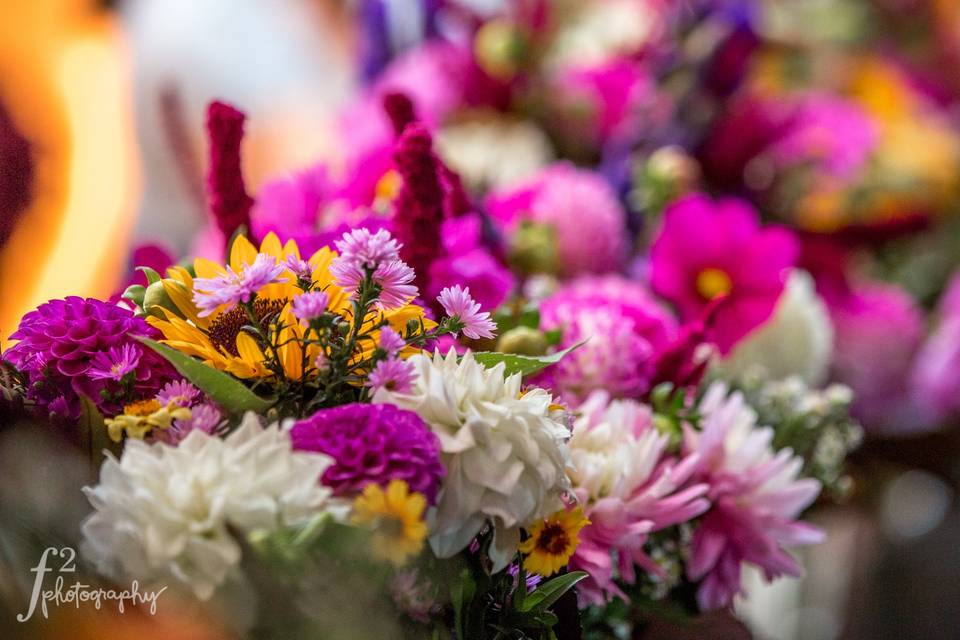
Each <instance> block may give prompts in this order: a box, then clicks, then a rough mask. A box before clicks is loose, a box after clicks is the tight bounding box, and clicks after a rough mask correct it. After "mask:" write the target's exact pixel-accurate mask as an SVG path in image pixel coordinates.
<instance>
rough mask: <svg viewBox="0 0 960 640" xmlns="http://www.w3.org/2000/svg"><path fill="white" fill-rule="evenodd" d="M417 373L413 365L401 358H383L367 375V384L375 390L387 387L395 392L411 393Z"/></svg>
mask: <svg viewBox="0 0 960 640" xmlns="http://www.w3.org/2000/svg"><path fill="white" fill-rule="evenodd" d="M415 377H416V374H415V372H414V369H413V365H412V364H410V363H409V362H407V361H406V360H401V359H399V358H387V359H386V360H381V361H380V362H378V363H377V364H376V366H374V367H373V370H372V371H371V372H370V374H369V375H368V376H367V386H368V387H370V388H371V389H372V390H373V391H377V390H379V389H387V390H388V391H393V392H395V393H409V392H410V391H411V390H412V389H413V381H414V379H415Z"/></svg>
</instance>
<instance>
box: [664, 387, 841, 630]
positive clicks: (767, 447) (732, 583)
mask: <svg viewBox="0 0 960 640" xmlns="http://www.w3.org/2000/svg"><path fill="white" fill-rule="evenodd" d="M698 410H699V412H700V415H701V422H700V430H696V429H693V428H691V427H689V426H688V427H687V428H686V429H685V432H684V442H683V451H684V453H685V454H687V455H689V454H698V455H699V458H700V463H699V465H698V468H697V471H696V473H695V475H694V479H695V480H696V481H698V482H705V483H707V484H708V485H709V487H710V489H709V492H708V494H707V497H708V498H709V499H710V502H711V507H710V510H709V511H708V512H707V513H706V514H705V515H704V516H703V518H702V519H701V520H700V522H699V524H698V525H697V528H696V530H695V531H694V535H693V543H692V548H691V555H690V559H689V562H688V564H687V577H688V578H689V579H690V580H693V581H694V582H699V583H700V584H699V587H698V589H697V602H698V604H699V605H700V608H701V609H702V610H704V611H708V610H713V609H718V608H721V607H725V606H728V605H730V604H731V602H732V601H733V598H734V596H736V595H737V594H738V593H740V592H741V580H740V571H741V568H742V566H743V564H744V563H749V564H752V565H754V566H756V567H758V568H759V569H760V570H762V572H763V575H764V577H765V578H766V580H767V581H771V580H773V579H775V578H777V577H780V576H783V575H788V576H795V577H798V576H800V575H802V573H803V571H802V569H801V567H800V565H799V564H798V563H797V561H796V560H794V558H793V557H792V556H791V555H790V554H789V553H787V551H786V550H785V549H784V547H785V546H788V545H810V544H817V543H819V542H821V541H822V540H823V538H824V535H823V532H822V531H820V530H819V529H817V528H816V527H813V526H811V525H809V524H806V523H803V522H799V521H798V520H797V518H798V517H799V516H800V514H801V513H802V512H803V510H804V509H806V508H807V507H808V506H810V505H811V504H812V503H813V501H814V500H815V499H816V497H817V495H818V494H819V493H820V483H819V482H818V481H817V480H815V479H813V478H799V474H800V470H801V467H802V466H803V460H802V459H801V458H799V457H798V456H795V455H794V454H793V451H792V450H790V449H781V450H780V451H776V452H775V451H774V450H773V447H772V442H773V429H771V428H770V427H761V426H758V425H757V423H756V420H757V415H756V412H754V411H753V409H751V408H750V407H749V406H747V404H746V402H745V401H744V399H743V396H742V395H741V394H740V393H739V392H736V393H732V394H730V393H728V390H727V388H726V386H725V385H724V384H722V383H714V384H713V385H711V386H710V387H709V388H708V390H707V392H706V394H705V395H704V397H703V399H702V400H701V401H700V404H699V407H698Z"/></svg>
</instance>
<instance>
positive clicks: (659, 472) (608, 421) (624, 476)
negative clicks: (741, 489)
mask: <svg viewBox="0 0 960 640" xmlns="http://www.w3.org/2000/svg"><path fill="white" fill-rule="evenodd" d="M579 413H580V417H579V418H578V419H577V421H576V423H575V424H574V427H573V437H572V438H571V440H570V462H571V468H572V469H573V471H572V474H571V475H572V480H573V486H574V492H575V493H576V495H577V499H578V500H579V501H580V503H581V504H582V505H584V512H585V515H586V516H587V517H588V518H589V519H590V523H591V524H590V525H588V526H587V527H586V528H584V529H583V530H582V531H581V532H580V546H578V547H577V550H576V552H575V553H574V555H573V557H572V558H571V560H570V568H571V569H579V570H583V571H586V572H587V573H588V574H589V576H590V577H589V578H588V579H587V580H585V581H584V582H583V583H581V586H579V587H578V588H577V591H578V593H579V594H580V598H581V601H582V602H586V603H590V604H597V605H602V604H603V603H604V602H606V601H607V600H609V599H610V598H612V597H614V596H619V597H621V598H626V595H625V594H624V593H623V592H622V591H621V590H620V589H619V588H618V587H617V585H616V583H615V581H614V580H615V577H616V578H619V579H620V580H623V581H624V582H627V583H628V584H633V583H634V582H635V580H636V570H635V568H634V567H635V565H636V566H639V567H641V568H642V569H643V570H644V571H649V572H651V573H653V574H655V575H661V576H662V575H664V571H663V569H662V568H661V567H659V566H658V565H657V564H656V563H655V562H654V561H653V560H652V559H651V558H650V557H649V556H648V555H647V554H646V553H645V551H644V546H645V545H646V543H647V539H648V536H649V534H650V533H652V532H655V531H658V530H660V529H663V528H664V527H668V526H672V525H675V524H679V523H681V522H687V521H689V520H691V519H692V518H694V517H696V516H698V515H700V514H701V513H703V512H704V511H706V510H707V508H708V507H709V503H708V502H707V500H706V499H705V498H704V494H706V492H707V485H706V484H703V483H699V484H694V483H693V482H690V478H691V476H692V475H693V472H694V471H695V470H696V468H697V465H698V464H699V456H697V455H696V454H693V455H688V456H687V457H685V458H683V459H682V460H681V459H675V458H673V457H672V456H669V455H667V454H666V447H667V443H668V441H669V436H668V435H665V434H661V433H660V432H659V431H658V430H657V429H656V428H655V427H654V426H653V420H652V413H651V411H650V408H649V407H647V406H646V405H642V404H640V403H638V402H634V401H632V400H614V401H611V400H610V396H609V394H607V393H605V392H596V393H593V394H591V395H590V397H589V398H587V400H586V401H585V402H584V403H583V404H582V405H581V406H580V408H579Z"/></svg>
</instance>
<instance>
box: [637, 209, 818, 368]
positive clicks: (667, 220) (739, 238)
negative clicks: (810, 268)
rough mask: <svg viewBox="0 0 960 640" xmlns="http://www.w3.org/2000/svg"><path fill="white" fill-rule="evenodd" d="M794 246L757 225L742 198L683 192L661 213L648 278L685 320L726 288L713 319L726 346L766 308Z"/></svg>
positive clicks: (790, 238) (759, 320) (778, 231)
mask: <svg viewBox="0 0 960 640" xmlns="http://www.w3.org/2000/svg"><path fill="white" fill-rule="evenodd" d="M798 251H799V246H798V243H797V240H796V238H795V237H794V235H793V234H792V233H790V232H789V231H787V230H786V229H783V228H780V227H766V228H762V227H761V226H760V220H759V216H758V215H757V212H756V211H755V210H754V209H753V208H752V207H751V206H750V205H749V204H747V203H746V202H743V201H740V200H733V199H729V200H718V201H713V200H711V199H710V198H708V197H706V196H703V195H692V196H687V197H684V198H681V199H680V200H677V201H676V202H674V203H673V204H671V205H670V206H669V207H668V208H667V211H666V213H665V214H664V218H663V223H662V224H661V226H660V229H659V230H658V231H657V234H656V238H655V239H654V242H653V247H652V248H651V251H650V282H651V285H652V286H653V290H654V291H655V292H656V293H658V294H659V295H661V296H663V297H664V298H666V299H667V300H669V301H670V302H673V303H674V304H675V305H676V306H677V309H678V310H679V312H680V316H681V319H683V320H684V321H690V320H693V319H695V318H698V317H700V316H701V315H702V313H703V311H704V309H705V308H706V307H707V305H708V304H709V303H710V302H711V301H712V300H714V299H715V298H718V297H720V296H725V297H726V300H725V302H724V304H723V305H721V306H720V308H719V309H717V314H716V318H715V319H714V324H713V326H714V338H715V341H716V343H717V346H718V347H719V349H720V351H721V353H723V354H727V353H729V352H730V350H731V349H732V348H733V346H734V345H735V344H736V343H737V342H738V341H739V340H740V339H741V338H743V337H744V336H746V335H747V334H748V333H750V332H751V331H752V330H753V329H755V328H757V327H758V326H760V325H761V324H763V323H764V322H765V321H766V320H767V319H768V318H769V317H770V315H771V314H772V313H773V310H774V307H775V306H776V304H777V300H778V299H779V298H780V294H781V293H782V292H783V289H784V285H785V282H786V277H787V275H789V272H790V269H791V268H792V267H793V266H794V263H795V262H796V259H797V254H798Z"/></svg>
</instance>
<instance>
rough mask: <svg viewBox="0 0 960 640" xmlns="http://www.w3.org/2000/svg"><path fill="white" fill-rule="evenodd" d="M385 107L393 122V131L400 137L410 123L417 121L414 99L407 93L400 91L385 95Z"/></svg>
mask: <svg viewBox="0 0 960 640" xmlns="http://www.w3.org/2000/svg"><path fill="white" fill-rule="evenodd" d="M383 108H384V110H385V111H386V112H387V115H388V116H389V117H390V122H391V123H392V124H393V133H394V135H396V136H397V137H400V135H401V134H402V133H403V131H404V129H406V128H407V125H408V124H410V123H411V122H416V121H417V112H416V109H414V106H413V101H412V100H410V97H409V96H408V95H407V94H405V93H400V92H399V91H398V92H394V93H388V94H386V95H384V96H383Z"/></svg>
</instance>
